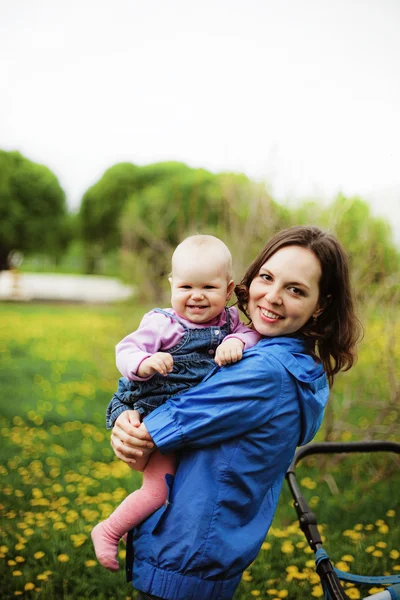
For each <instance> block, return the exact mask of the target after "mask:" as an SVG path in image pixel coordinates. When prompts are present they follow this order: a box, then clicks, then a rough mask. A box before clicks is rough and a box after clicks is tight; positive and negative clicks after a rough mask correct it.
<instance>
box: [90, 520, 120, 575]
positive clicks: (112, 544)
mask: <svg viewBox="0 0 400 600" xmlns="http://www.w3.org/2000/svg"><path fill="white" fill-rule="evenodd" d="M91 535H92V541H93V545H94V550H95V552H96V556H97V560H98V561H99V563H100V564H101V565H103V567H105V568H106V569H108V570H109V571H118V569H119V564H118V561H117V558H116V556H117V550H118V542H119V538H118V537H116V536H114V535H113V534H111V533H109V532H108V531H107V530H106V527H104V522H103V523H99V524H98V525H96V527H94V528H93V529H92V534H91Z"/></svg>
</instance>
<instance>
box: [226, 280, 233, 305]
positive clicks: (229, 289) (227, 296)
mask: <svg viewBox="0 0 400 600" xmlns="http://www.w3.org/2000/svg"><path fill="white" fill-rule="evenodd" d="M234 289H235V282H234V281H233V279H231V280H230V282H229V283H228V287H227V290H226V299H227V300H229V299H230V297H231V296H232V292H233V290H234Z"/></svg>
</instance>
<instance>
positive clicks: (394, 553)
mask: <svg viewBox="0 0 400 600" xmlns="http://www.w3.org/2000/svg"><path fill="white" fill-rule="evenodd" d="M389 556H390V558H393V559H394V560H397V559H398V558H399V556H400V552H399V551H398V550H391V551H390V554H389Z"/></svg>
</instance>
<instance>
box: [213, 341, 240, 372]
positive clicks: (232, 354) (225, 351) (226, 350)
mask: <svg viewBox="0 0 400 600" xmlns="http://www.w3.org/2000/svg"><path fill="white" fill-rule="evenodd" d="M243 348H244V343H243V342H242V341H241V340H239V339H238V338H231V339H229V340H226V342H222V344H220V345H219V346H218V348H217V350H216V352H215V362H216V363H217V365H219V366H220V367H223V366H224V365H228V364H229V363H235V362H237V361H238V360H240V359H241V358H242V354H243Z"/></svg>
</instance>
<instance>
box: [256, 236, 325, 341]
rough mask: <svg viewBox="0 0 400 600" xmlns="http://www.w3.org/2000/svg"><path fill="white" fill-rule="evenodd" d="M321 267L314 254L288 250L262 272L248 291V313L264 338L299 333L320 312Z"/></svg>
mask: <svg viewBox="0 0 400 600" xmlns="http://www.w3.org/2000/svg"><path fill="white" fill-rule="evenodd" d="M320 278H321V265H320V262H319V260H318V258H317V257H316V255H315V254H314V252H312V251H311V250H309V249H308V248H303V247H302V246H285V247H284V248H281V249H280V250H278V251H277V252H275V254H273V255H272V256H271V257H270V258H269V259H268V260H267V261H266V262H265V263H264V264H263V265H262V267H261V268H260V270H259V272H258V274H257V275H256V276H255V278H254V279H253V281H252V282H251V284H250V288H249V302H248V308H247V310H248V313H249V316H250V318H251V320H252V322H253V325H254V327H255V329H256V330H257V331H258V332H259V333H260V334H261V335H263V336H267V337H272V336H276V335H288V334H291V333H295V332H296V331H298V330H299V329H300V328H301V327H303V325H305V323H307V321H308V319H309V318H310V317H311V316H317V315H318V314H319V313H320V312H322V311H321V310H319V306H318V303H319V281H320Z"/></svg>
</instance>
